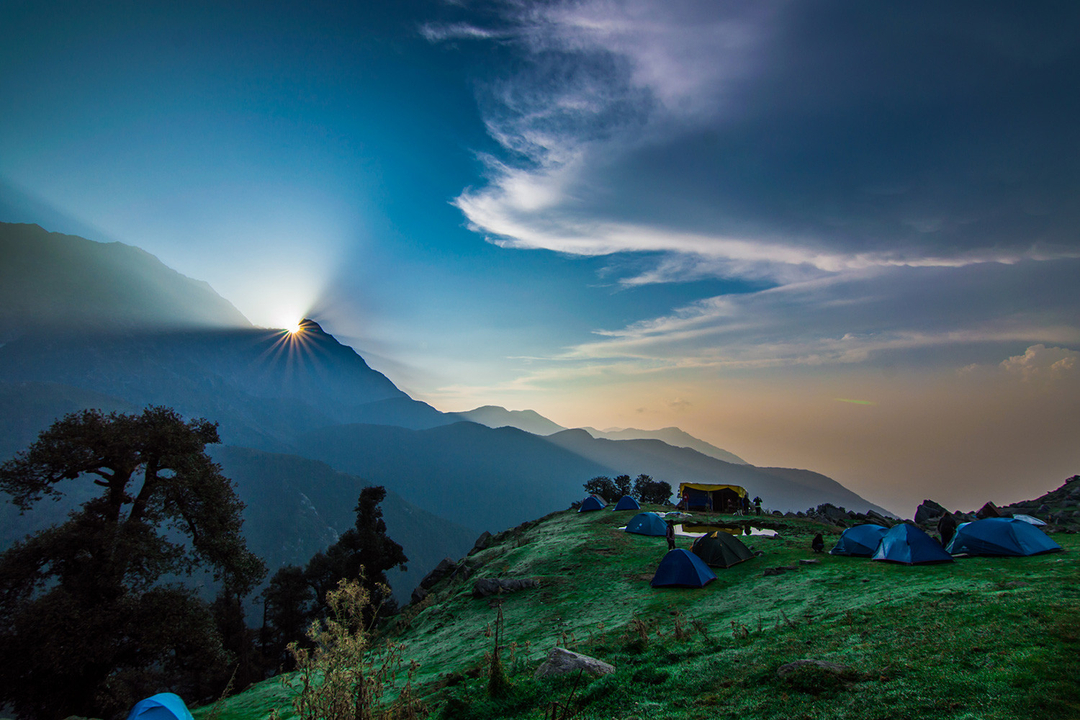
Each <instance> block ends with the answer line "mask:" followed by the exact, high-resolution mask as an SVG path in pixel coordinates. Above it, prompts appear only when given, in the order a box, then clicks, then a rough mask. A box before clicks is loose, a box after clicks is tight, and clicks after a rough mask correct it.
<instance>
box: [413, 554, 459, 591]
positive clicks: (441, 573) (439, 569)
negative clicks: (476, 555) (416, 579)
mask: <svg viewBox="0 0 1080 720" xmlns="http://www.w3.org/2000/svg"><path fill="white" fill-rule="evenodd" d="M455 570H457V563H456V562H454V561H453V560H451V559H450V558H443V559H442V560H441V561H439V564H438V565H436V566H435V569H434V570H432V571H431V572H429V573H428V574H427V575H425V576H424V579H423V580H421V581H420V587H422V588H424V589H425V590H430V589H431V588H433V587H434V586H435V584H436V583H437V582H439V581H440V580H442V579H443V578H444V577H446V576H447V575H449V574H450V573H452V572H454V571H455Z"/></svg>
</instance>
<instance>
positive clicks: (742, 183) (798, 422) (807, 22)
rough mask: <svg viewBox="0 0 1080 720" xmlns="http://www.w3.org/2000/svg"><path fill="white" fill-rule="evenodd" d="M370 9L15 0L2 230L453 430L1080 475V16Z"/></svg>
mask: <svg viewBox="0 0 1080 720" xmlns="http://www.w3.org/2000/svg"><path fill="white" fill-rule="evenodd" d="M348 5H349V6H348V7H342V4H338V3H323V4H320V3H308V4H302V5H301V4H292V3H252V4H240V3H204V4H199V3H191V2H185V3H175V4H169V3H141V4H140V3H110V2H103V3H94V4H88V3H61V2H44V3H42V2H22V1H18V0H16V1H10V0H9V1H8V2H5V3H3V4H2V5H0V20H2V22H0V97H2V98H4V101H5V105H4V112H3V113H2V119H0V215H2V217H0V220H5V221H18V222H37V223H39V224H41V225H42V226H44V227H46V228H48V229H50V230H58V231H64V232H73V233H76V234H80V235H83V236H86V237H90V238H92V239H96V240H120V241H122V242H126V243H129V244H133V245H138V246H140V247H143V248H145V249H147V250H148V251H150V252H152V253H154V254H155V255H157V256H159V257H160V258H161V259H162V260H163V261H164V262H166V263H167V264H169V265H170V266H172V267H175V268H176V269H178V270H180V271H181V272H183V273H185V274H187V275H190V276H192V277H197V278H200V279H205V280H207V281H209V282H210V283H211V284H212V285H213V286H214V288H215V289H216V290H217V291H218V292H219V293H221V294H222V295H224V296H225V297H226V298H228V299H229V300H231V301H232V302H233V303H234V304H235V305H236V306H237V307H238V308H239V309H240V310H241V311H242V312H244V313H245V315H247V316H248V317H249V318H250V319H251V320H252V321H253V322H254V323H256V324H259V325H264V326H279V325H284V324H286V323H287V322H288V321H290V320H291V319H295V316H296V315H298V314H311V315H314V316H315V317H316V318H317V319H319V320H320V322H322V323H323V325H324V327H326V328H327V329H328V330H330V331H331V332H334V333H335V334H337V335H338V336H339V337H341V338H342V339H344V340H345V341H348V342H350V343H352V344H354V346H355V347H356V348H357V349H358V350H359V351H360V352H361V354H363V355H364V356H365V357H366V358H368V360H369V361H370V362H371V363H372V364H373V365H374V366H375V367H377V368H379V369H380V370H383V371H384V372H386V373H387V374H388V375H389V376H390V377H391V379H393V380H394V381H395V382H397V383H398V384H399V385H400V386H402V387H403V388H404V389H406V390H407V391H409V392H411V393H412V394H413V395H414V396H416V397H419V398H421V399H425V400H428V401H429V402H431V403H432V404H434V405H436V406H437V407H440V408H442V409H447V410H461V409H468V408H471V407H475V406H477V405H480V404H486V403H492V404H500V405H504V406H507V407H510V408H514V409H521V408H533V409H536V410H537V411H539V412H541V413H543V414H545V415H547V416H548V417H551V418H552V419H554V420H555V421H557V422H560V423H561V424H564V425H585V424H589V425H594V426H598V427H606V426H624V427H625V426H636V427H649V428H653V427H662V426H665V425H678V426H680V427H683V428H684V429H686V430H687V431H689V432H692V433H694V434H696V435H698V436H701V437H703V438H704V439H706V440H709V441H711V442H713V443H715V444H717V445H720V446H721V447H725V448H727V449H729V450H731V451H733V452H736V453H738V454H740V455H743V456H744V457H746V458H747V459H748V460H750V461H751V462H754V463H756V464H762V465H770V464H775V465H793V466H800V467H808V468H811V469H816V470H820V471H822V472H826V473H828V474H830V475H832V476H834V477H836V478H837V479H838V480H840V481H841V482H843V483H845V484H846V485H848V486H850V487H852V488H854V489H856V490H858V491H860V492H862V493H864V494H865V495H866V496H868V497H870V498H871V499H874V500H876V501H879V502H883V503H885V504H886V505H889V504H892V505H894V506H898V509H900V508H902V507H904V506H905V505H906V504H909V503H910V502H912V500H913V499H914V501H915V502H917V501H918V500H920V499H922V497H923V496H927V497H929V496H931V495H933V497H935V498H937V499H939V500H941V501H943V502H946V503H950V502H951V503H956V504H960V505H963V506H970V505H975V504H979V503H981V502H982V501H983V499H990V498H993V499H995V500H1000V501H1003V502H1004V501H1008V500H1011V499H1018V498H1020V497H1027V496H1030V495H1033V494H1035V493H1034V492H1032V491H1035V490H1037V491H1038V492H1041V491H1043V490H1045V489H1046V488H1048V487H1051V486H1056V485H1057V484H1059V483H1060V482H1061V480H1063V479H1064V477H1066V476H1067V475H1071V474H1073V473H1076V472H1080V450H1078V446H1077V443H1076V442H1075V438H1076V437H1077V431H1078V430H1080V417H1078V411H1077V409H1076V408H1077V407H1080V379H1078V378H1080V368H1078V367H1077V364H1078V363H1080V360H1078V357H1080V352H1078V351H1080V301H1078V299H1077V297H1078V294H1077V292H1076V290H1075V288H1076V286H1077V284H1078V283H1077V280H1078V279H1080V239H1078V237H1077V228H1078V227H1080V223H1078V221H1080V157H1078V155H1080V125H1078V124H1077V123H1076V120H1075V119H1076V117H1078V116H1080V107H1078V106H1080V96H1078V95H1077V93H1076V92H1075V88H1076V87H1080V41H1078V38H1077V34H1076V32H1075V28H1076V27H1077V26H1078V22H1077V21H1078V20H1080V9H1078V7H1077V6H1075V5H1074V4H1072V3H1058V4H1040V5H1038V6H1035V7H1034V9H1033V8H1032V7H1030V6H1029V4H1023V3H1012V4H1004V3H1001V4H998V3H954V4H950V5H949V6H948V7H947V8H944V9H943V8H942V7H941V6H940V4H938V3H904V4H903V5H895V6H888V5H884V4H868V3H830V2H815V3H791V2H776V3H769V2H722V3H717V2H712V1H709V2H678V1H675V2H665V3H656V2H633V1H628V2H613V1H609V0H605V1H603V2H601V1H599V0H595V1H593V0H581V1H579V2H550V3H530V2H516V1H514V2H479V3H478V2H468V1H464V0H460V1H455V2H395V3H375V2H369V3H357V4H348ZM852 399H854V400H863V401H866V402H865V403H850V402H842V401H843V400H852ZM628 470H629V469H628ZM1029 489H1030V490H1029Z"/></svg>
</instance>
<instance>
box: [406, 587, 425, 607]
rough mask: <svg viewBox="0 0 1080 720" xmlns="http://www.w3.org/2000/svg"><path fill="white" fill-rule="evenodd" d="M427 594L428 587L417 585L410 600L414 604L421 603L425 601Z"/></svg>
mask: <svg viewBox="0 0 1080 720" xmlns="http://www.w3.org/2000/svg"><path fill="white" fill-rule="evenodd" d="M427 596H428V591H427V589H426V588H423V587H420V586H419V585H417V586H416V588H415V589H414V590H413V591H412V597H410V598H409V602H411V603H412V604H413V605H419V604H420V603H422V602H424V598H426V597H427Z"/></svg>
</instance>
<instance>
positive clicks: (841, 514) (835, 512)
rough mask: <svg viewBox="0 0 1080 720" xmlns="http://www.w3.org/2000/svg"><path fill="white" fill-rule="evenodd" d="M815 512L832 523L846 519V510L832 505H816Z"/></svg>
mask: <svg viewBox="0 0 1080 720" xmlns="http://www.w3.org/2000/svg"><path fill="white" fill-rule="evenodd" d="M815 512H816V513H817V514H818V515H823V516H824V517H827V518H828V519H829V520H831V521H833V522H835V521H837V520H843V519H844V518H846V517H847V510H845V509H844V508H838V507H836V506H835V505H833V504H832V503H822V504H820V505H818V506H817V510H815Z"/></svg>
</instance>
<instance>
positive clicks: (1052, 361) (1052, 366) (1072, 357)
mask: <svg viewBox="0 0 1080 720" xmlns="http://www.w3.org/2000/svg"><path fill="white" fill-rule="evenodd" d="M1078 358H1080V352H1076V351H1075V350H1069V349H1067V348H1060V347H1051V348H1048V347H1046V346H1045V345H1032V346H1031V347H1029V348H1028V349H1027V351H1025V352H1024V354H1023V355H1014V356H1013V357H1010V358H1008V359H1007V360H1003V361H1002V363H1001V366H1000V367H1001V369H1002V370H1004V371H1006V372H1008V373H1011V374H1013V375H1017V376H1018V377H1020V379H1021V380H1023V381H1024V382H1032V381H1035V380H1043V381H1054V380H1058V379H1061V378H1063V377H1067V376H1074V375H1075V373H1076V368H1077V363H1078Z"/></svg>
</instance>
